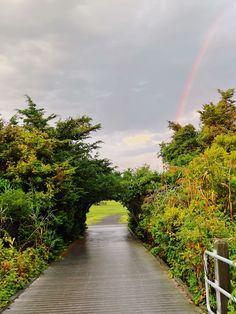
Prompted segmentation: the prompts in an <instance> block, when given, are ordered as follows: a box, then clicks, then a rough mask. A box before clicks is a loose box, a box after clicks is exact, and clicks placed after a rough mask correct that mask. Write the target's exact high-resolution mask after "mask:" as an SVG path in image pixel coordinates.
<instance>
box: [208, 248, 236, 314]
mask: <svg viewBox="0 0 236 314" xmlns="http://www.w3.org/2000/svg"><path fill="white" fill-rule="evenodd" d="M209 256H210V257H212V258H214V260H215V263H216V262H217V261H221V262H223V263H226V264H228V265H229V266H233V267H236V263H235V262H233V261H231V260H229V259H228V258H225V257H223V256H220V255H218V254H217V252H210V251H205V252H204V272H205V287H206V304H207V310H208V313H210V314H223V312H222V311H221V308H220V306H218V304H217V312H216V313H215V312H213V311H212V309H211V306H210V295H209V285H210V286H211V287H213V288H214V289H215V290H216V294H217V293H218V295H219V294H223V295H224V296H226V297H227V298H228V299H230V300H232V301H233V302H234V303H236V298H235V297H234V296H233V295H231V294H230V293H229V292H228V291H226V290H225V289H223V288H222V287H220V285H219V282H218V280H217V279H215V282H213V281H211V280H210V279H209V278H208V273H209V269H208V257H209ZM219 271H220V270H219ZM218 278H219V277H218ZM218 299H219V298H218ZM218 302H219V301H218Z"/></svg>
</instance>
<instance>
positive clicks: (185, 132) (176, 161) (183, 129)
mask: <svg viewBox="0 0 236 314" xmlns="http://www.w3.org/2000/svg"><path fill="white" fill-rule="evenodd" d="M169 129H171V130H172V131H173V135H172V139H171V142H169V143H164V142H162V143H161V144H160V154H159V156H160V157H162V159H163V161H164V162H165V163H168V164H170V165H176V166H183V165H186V164H188V163H189V162H190V161H191V160H192V159H193V158H194V157H195V156H197V155H198V154H199V152H200V149H201V147H200V145H199V143H198V132H197V131H196V129H195V127H194V126H193V125H192V124H188V125H185V126H181V125H180V124H179V123H175V122H171V121H169Z"/></svg>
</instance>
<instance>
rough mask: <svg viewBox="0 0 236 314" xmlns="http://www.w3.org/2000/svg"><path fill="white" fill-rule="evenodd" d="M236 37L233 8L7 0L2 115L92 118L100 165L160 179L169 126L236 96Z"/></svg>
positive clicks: (189, 0) (178, 0) (205, 3)
mask: <svg viewBox="0 0 236 314" xmlns="http://www.w3.org/2000/svg"><path fill="white" fill-rule="evenodd" d="M235 34H236V2H235V0H198V1H196V0H66V1H65V0H0V113H1V114H2V115H3V117H5V118H9V117H10V116H11V115H13V114H14V110H15V109H16V108H22V107H24V106H25V99H24V95H25V94H28V95H30V96H31V97H32V98H33V100H34V101H35V102H36V103H37V104H38V105H39V106H40V107H44V108H45V109H46V110H47V112H48V113H52V112H54V113H56V114H57V115H58V116H59V117H61V118H65V117H68V116H76V115H82V114H86V115H89V116H91V117H92V118H93V119H94V122H96V123H97V122H101V123H102V126H103V128H102V130H101V131H100V132H99V133H98V134H97V136H98V137H99V139H102V140H103V141H104V144H103V147H102V149H101V152H100V153H101V156H102V157H107V158H109V159H111V160H112V161H113V162H114V164H115V165H117V166H119V167H120V169H124V168H127V167H132V168H133V167H138V166H141V165H142V164H144V163H148V164H150V165H151V166H152V167H153V168H156V169H160V167H161V161H160V160H158V159H157V151H158V143H159V142H160V141H162V140H166V139H168V138H169V137H170V134H169V132H168V129H167V120H178V121H180V122H182V123H188V122H191V123H195V124H197V123H198V122H197V121H198V120H197V119H198V118H197V115H196V110H198V109H200V108H201V106H202V104H204V103H206V102H209V101H210V100H213V101H215V100H217V93H216V89H217V88H222V89H225V88H230V87H236V53H235V51H236V39H235V38H236V37H235Z"/></svg>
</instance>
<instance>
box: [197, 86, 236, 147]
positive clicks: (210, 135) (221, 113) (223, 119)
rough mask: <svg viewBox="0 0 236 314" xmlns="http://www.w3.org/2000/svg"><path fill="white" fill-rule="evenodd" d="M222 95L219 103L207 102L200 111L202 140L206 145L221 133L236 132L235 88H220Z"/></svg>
mask: <svg viewBox="0 0 236 314" xmlns="http://www.w3.org/2000/svg"><path fill="white" fill-rule="evenodd" d="M218 92H219V94H220V96H221V99H220V101H219V102H218V103H217V104H214V103H212V102H210V103H209V104H205V105H204V106H203V109H202V110H200V111H198V112H199V113H200V120H201V123H202V127H201V132H200V137H199V138H200V142H201V143H202V144H203V146H204V147H208V146H210V144H211V143H212V142H213V140H214V138H215V137H216V136H217V135H219V134H235V132H236V107H235V101H234V100H233V96H234V89H228V90H227V91H225V92H224V91H223V90H221V89H218Z"/></svg>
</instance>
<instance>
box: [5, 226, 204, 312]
mask: <svg viewBox="0 0 236 314" xmlns="http://www.w3.org/2000/svg"><path fill="white" fill-rule="evenodd" d="M199 312H200V311H199V309H198V308H196V307H195V306H194V305H193V304H191V303H190V301H189V300H188V299H187V297H186V295H185V293H184V292H183V291H181V290H180V289H178V288H177V286H176V285H175V284H174V283H173V281H172V280H170V279H169V278H168V275H167V274H166V272H164V271H163V269H162V268H161V267H160V265H159V263H158V262H157V261H156V260H155V259H154V258H153V257H152V256H151V255H150V254H149V253H148V252H147V251H146V250H145V249H144V248H143V247H142V245H141V244H140V243H138V242H137V241H135V240H134V239H133V238H132V236H131V235H130V234H129V232H128V230H127V227H126V226H124V225H107V226H106V225H104V226H102V225H99V226H93V227H89V230H88V234H87V236H86V237H85V239H84V240H82V241H80V242H78V243H77V244H76V245H74V246H73V247H72V248H71V250H70V251H69V252H68V254H67V255H66V256H65V258H64V259H63V260H61V261H59V262H56V263H53V265H51V266H50V267H49V268H48V269H47V270H46V271H45V273H44V274H43V275H42V276H41V277H40V278H38V279H37V280H35V281H34V282H33V283H32V285H30V286H29V288H27V289H26V290H25V291H24V292H23V293H22V294H21V295H20V296H19V298H17V299H16V300H15V301H14V302H13V303H12V304H11V305H10V307H9V308H8V309H7V310H5V311H4V314H8V313H9V314H28V313H32V314H33V313H35V314H36V313H37V314H39V313H40V314H56V313H65V314H67V313H68V314H69V313H70V314H72V313H73V314H75V313H80V314H99V313H111V314H113V313H114V314H127V313H130V314H131V313H132V314H133V313H143V314H152V313H153V314H154V313H161V314H167V313H168V314H172V313H173V314H174V313H179V314H194V313H199Z"/></svg>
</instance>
